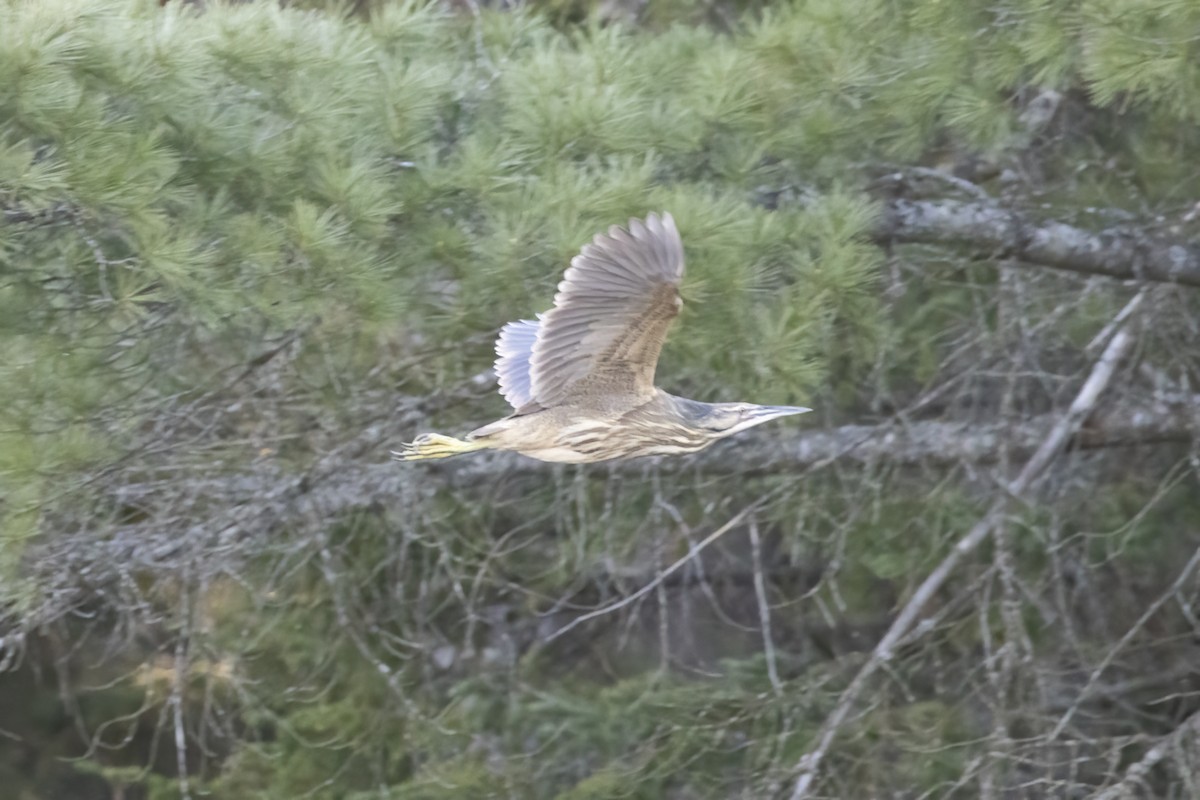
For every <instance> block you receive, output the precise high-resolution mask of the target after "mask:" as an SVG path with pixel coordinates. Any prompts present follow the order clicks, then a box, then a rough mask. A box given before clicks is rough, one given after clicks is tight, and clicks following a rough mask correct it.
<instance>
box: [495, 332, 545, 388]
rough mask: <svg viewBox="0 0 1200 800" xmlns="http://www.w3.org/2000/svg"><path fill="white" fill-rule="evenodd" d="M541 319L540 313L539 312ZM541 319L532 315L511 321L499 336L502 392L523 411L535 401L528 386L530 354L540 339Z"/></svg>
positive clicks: (497, 364)
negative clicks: (534, 344) (533, 317)
mask: <svg viewBox="0 0 1200 800" xmlns="http://www.w3.org/2000/svg"><path fill="white" fill-rule="evenodd" d="M538 318H539V319H541V315H539V316H538ZM538 326H539V323H538V322H536V321H534V320H531V319H522V320H518V321H517V322H510V323H508V324H507V325H505V326H504V327H503V328H502V329H501V330H500V338H499V339H497V340H496V377H497V378H498V379H499V381H500V394H502V395H504V399H505V400H507V401H508V404H509V405H510V406H512V407H513V408H515V409H516V410H518V411H520V410H521V409H524V408H528V407H529V406H531V405H533V403H534V402H535V401H534V399H533V392H532V391H531V390H530V387H529V358H530V356H532V355H533V343H534V342H535V341H537V335H538Z"/></svg>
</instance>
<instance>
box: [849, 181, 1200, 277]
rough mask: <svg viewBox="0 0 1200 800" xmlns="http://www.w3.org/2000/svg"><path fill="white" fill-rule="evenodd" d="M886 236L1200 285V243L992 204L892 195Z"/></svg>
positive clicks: (884, 222)
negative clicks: (1087, 227)
mask: <svg viewBox="0 0 1200 800" xmlns="http://www.w3.org/2000/svg"><path fill="white" fill-rule="evenodd" d="M872 235H873V238H874V239H875V240H876V241H878V242H880V243H885V242H922V243H930V244H958V245H963V246H966V247H970V248H972V249H974V250H978V251H981V252H982V253H984V254H986V255H988V256H991V257H994V258H1005V259H1012V260H1013V261H1014V262H1016V263H1018V264H1020V263H1025V264H1037V265H1041V266H1047V267H1054V268H1056V269H1064V270H1069V271H1071V272H1081V273H1085V274H1090V275H1108V276H1109V277H1113V278H1119V279H1121V280H1138V281H1157V282H1163V283H1181V284H1186V285H1188V286H1200V247H1198V246H1196V245H1194V244H1185V243H1181V242H1174V241H1170V240H1167V239H1162V238H1158V237H1154V236H1151V235H1148V234H1147V233H1145V231H1144V229H1142V228H1139V227H1134V226H1118V227H1110V228H1105V229H1104V230H1100V231H1089V230H1084V229H1083V228H1077V227H1074V226H1072V225H1067V224H1065V223H1062V222H1055V221H1054V220H1038V219H1034V218H1033V217H1031V216H1029V215H1027V214H1022V213H1019V212H1017V211H1012V210H1009V209H1006V208H1001V207H999V206H997V205H995V204H992V203H964V202H960V201H957V200H938V201H928V200H906V199H893V200H890V201H888V202H887V203H886V204H885V206H884V210H883V214H882V216H881V217H880V218H879V221H878V222H877V224H876V226H875V230H874V231H873V232H872Z"/></svg>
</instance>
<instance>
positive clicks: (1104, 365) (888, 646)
mask: <svg viewBox="0 0 1200 800" xmlns="http://www.w3.org/2000/svg"><path fill="white" fill-rule="evenodd" d="M1130 302H1131V303H1132V302H1140V301H1138V298H1136V297H1135V298H1134V300H1132V301H1130ZM1132 345H1133V336H1132V335H1131V334H1130V333H1129V332H1128V331H1127V330H1126V329H1125V328H1124V327H1122V328H1121V329H1120V330H1118V331H1117V332H1116V333H1115V334H1114V335H1113V337H1112V340H1111V341H1110V342H1109V343H1108V347H1106V348H1105V349H1104V353H1103V354H1102V355H1101V356H1100V358H1099V360H1098V361H1097V362H1096V364H1095V366H1094V367H1093V368H1092V372H1091V374H1090V375H1089V376H1088V378H1087V380H1086V381H1084V384H1083V388H1081V389H1080V390H1079V394H1078V395H1076V397H1075V400H1074V402H1072V403H1071V407H1070V408H1069V409H1068V410H1067V413H1066V414H1064V415H1063V416H1062V418H1061V419H1060V420H1059V421H1058V423H1057V424H1056V425H1055V426H1054V429H1053V430H1052V431H1051V432H1050V434H1049V435H1048V436H1047V437H1046V438H1045V440H1044V441H1043V442H1042V445H1041V447H1039V448H1038V450H1037V452H1035V453H1034V454H1033V457H1032V458H1030V459H1029V461H1028V462H1027V463H1026V464H1025V467H1024V469H1022V470H1021V473H1020V474H1019V475H1018V476H1017V478H1016V480H1014V481H1013V482H1012V483H1011V484H1010V485H1009V491H1010V493H1011V496H1012V497H1016V498H1020V497H1021V496H1022V495H1024V494H1025V493H1026V492H1027V491H1028V490H1029V489H1030V487H1031V486H1032V485H1033V484H1034V482H1035V481H1036V480H1037V478H1038V477H1039V476H1040V475H1041V474H1042V472H1043V471H1044V470H1045V469H1046V467H1047V466H1049V464H1050V462H1051V461H1052V460H1053V459H1054V458H1055V457H1056V456H1057V455H1058V454H1059V452H1060V451H1061V450H1062V448H1063V446H1064V445H1065V444H1066V442H1067V439H1068V438H1069V437H1070V436H1071V434H1073V433H1074V432H1075V431H1076V430H1077V429H1078V428H1079V426H1080V424H1082V422H1083V420H1084V419H1085V418H1086V417H1087V416H1088V414H1090V413H1091V412H1092V410H1093V409H1094V408H1095V406H1096V402H1097V400H1099V398H1100V395H1101V393H1102V392H1103V391H1104V389H1105V388H1106V387H1107V386H1108V383H1109V381H1110V380H1111V379H1112V375H1113V372H1114V371H1115V370H1116V367H1117V364H1118V363H1120V361H1121V360H1122V359H1123V358H1124V357H1125V355H1126V353H1128V352H1129V348H1130V347H1131V346H1132ZM1009 502H1010V498H1009V497H1001V498H999V499H997V500H996V501H995V502H994V503H993V504H992V505H991V507H990V508H989V509H988V511H987V512H986V513H985V514H984V515H983V518H982V519H980V520H979V521H978V522H977V523H975V525H974V526H973V527H972V528H971V530H970V531H968V532H967V534H966V535H965V536H963V537H962V538H961V539H959V540H958V542H957V543H955V545H954V547H953V548H952V549H951V550H950V552H949V554H947V555H946V557H945V558H944V559H942V561H941V563H940V564H938V565H937V567H936V568H935V569H934V570H933V572H931V573H930V574H929V576H928V577H927V578H925V580H924V581H923V582H922V583H921V585H920V586H918V587H917V590H916V591H915V592H914V593H913V596H912V597H911V598H910V599H909V601H908V602H907V603H906V604H905V606H904V608H903V609H902V610H901V611H900V614H899V615H898V616H897V617H896V619H895V621H894V622H893V623H892V625H891V627H890V628H888V631H887V633H886V634H884V636H883V638H882V639H880V640H879V644H877V645H876V646H875V649H874V650H873V651H872V653H871V657H870V658H869V659H868V660H867V663H866V664H864V665H863V666H862V668H861V669H860V670H859V671H858V674H857V675H855V676H854V679H853V680H852V681H851V682H850V685H849V686H847V687H846V689H845V691H843V692H842V695H841V697H840V698H839V699H838V702H837V705H836V706H834V709H833V711H832V712H830V714H829V716H828V717H826V718H825V722H824V723H823V724H822V725H821V730H820V732H819V733H818V734H817V737H816V742H817V744H816V746H815V747H814V748H812V749H811V750H809V751H808V752H807V753H805V754H804V755H803V756H802V757H801V758H800V761H799V762H798V763H797V764H796V767H795V770H794V772H795V774H796V782H795V785H794V788H793V790H792V795H791V796H792V800H801V798H805V797H808V795H809V790H810V789H811V788H812V785H813V783H814V782H815V780H816V778H817V774H818V773H819V771H820V768H821V762H822V761H824V759H825V755H826V753H828V751H829V747H830V745H832V744H833V740H834V738H835V737H836V736H837V734H838V731H839V730H840V729H841V727H842V725H843V723H844V722H845V721H846V718H847V717H848V716H849V714H850V712H851V710H852V709H853V708H854V706H855V705H856V704H857V702H858V697H859V695H860V694H862V691H863V688H864V687H865V686H866V685H867V682H868V681H869V680H870V679H871V677H872V676H874V674H875V672H876V671H878V670H879V669H880V668H881V667H882V666H883V665H884V664H886V663H887V662H889V661H890V660H891V659H892V657H893V656H894V655H895V648H896V645H897V643H899V641H900V640H901V639H902V638H904V636H905V635H906V634H907V633H908V632H909V630H910V629H911V628H912V627H913V626H914V625H915V624H916V623H917V619H918V617H919V616H920V614H921V612H922V610H923V609H924V607H925V605H926V603H928V602H929V601H930V600H931V599H932V598H933V596H934V595H935V594H936V593H937V592H938V590H939V589H941V587H942V584H944V583H945V582H946V580H947V579H948V578H949V577H950V574H951V573H952V572H953V571H954V569H955V568H956V567H957V566H958V564H959V562H960V561H962V559H963V558H964V557H966V556H967V555H968V554H970V553H971V552H972V551H974V550H975V548H977V547H978V546H979V545H980V544H982V543H983V542H984V540H986V539H987V537H988V534H989V533H990V532H991V530H992V526H993V525H995V524H996V523H997V522H998V521H999V520H1000V519H1002V518H1003V516H1004V514H1005V513H1006V511H1007V509H1008V504H1009Z"/></svg>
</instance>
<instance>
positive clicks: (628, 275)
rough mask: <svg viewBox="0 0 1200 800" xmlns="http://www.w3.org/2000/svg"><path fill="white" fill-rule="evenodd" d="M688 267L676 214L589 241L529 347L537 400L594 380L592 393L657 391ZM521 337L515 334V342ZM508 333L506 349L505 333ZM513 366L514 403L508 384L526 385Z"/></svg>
mask: <svg viewBox="0 0 1200 800" xmlns="http://www.w3.org/2000/svg"><path fill="white" fill-rule="evenodd" d="M683 270H684V262H683V243H682V242H681V241H680V239H679V231H678V230H677V229H676V227H675V220H674V219H672V218H671V215H670V214H663V215H662V216H661V217H660V216H658V215H656V214H651V215H649V216H648V217H647V218H646V220H645V222H642V221H641V220H636V219H634V220H630V221H629V226H628V228H620V227H617V226H615V225H614V226H613V227H612V228H610V229H609V231H608V233H607V234H599V235H597V236H596V237H595V239H593V240H592V242H591V243H590V244H587V245H584V247H583V250H582V252H580V254H579V255H577V256H576V257H575V258H573V259H572V260H571V266H570V268H569V269H568V270H567V272H566V274H565V275H564V276H563V280H562V282H561V283H559V285H558V293H557V294H556V295H555V296H554V308H552V309H551V310H550V311H548V312H546V314H545V315H543V317H542V318H541V323H540V325H539V326H537V328H536V340H535V341H534V343H533V345H532V349H531V350H529V351H528V361H527V363H528V373H527V374H528V384H527V387H528V392H529V398H530V399H532V400H534V401H535V402H537V403H538V404H540V405H541V406H543V407H550V406H553V405H557V404H559V403H561V402H563V401H564V400H565V399H567V398H568V397H569V396H570V395H571V394H572V392H573V391H576V390H580V389H581V387H580V383H581V382H582V381H584V380H585V379H589V378H590V379H592V380H591V381H589V386H588V391H591V392H596V391H607V392H611V393H614V394H616V393H625V394H634V395H638V396H649V395H651V394H652V393H653V392H654V370H655V367H656V366H657V364H658V356H659V353H660V352H662V346H663V342H664V341H665V340H666V336H667V330H668V328H670V325H671V322H672V320H674V318H675V317H676V316H677V315H678V314H679V309H680V307H681V306H682V301H681V300H680V298H679V283H680V281H681V280H682V279H683ZM513 324H514V325H515V324H518V323H513ZM509 327H511V326H509ZM509 327H506V328H505V331H508V330H509ZM527 333H528V331H522V332H521V333H520V334H519V335H520V336H525V335H527ZM516 336H518V334H508V337H509V339H510V340H511V341H513V342H514V343H515V341H516V339H515V338H514V337H516ZM500 339H501V340H500V342H498V343H497V351H498V352H499V348H500V346H501V345H502V344H504V342H505V333H504V332H501V337H500ZM521 341H522V343H524V340H523V339H522V340H521ZM514 347H515V344H514ZM522 352H524V351H522ZM502 360H503V359H502ZM497 370H498V371H500V364H499V363H498V364H497ZM510 371H511V372H512V373H513V374H512V375H511V376H510V377H508V378H507V379H506V378H505V377H504V376H503V375H502V378H501V390H502V391H505V392H506V393H505V397H506V398H509V401H510V402H512V399H513V398H512V397H510V396H509V394H508V393H507V390H508V388H509V387H517V386H520V387H525V386H526V384H525V383H522V382H520V381H519V380H518V378H517V376H516V373H517V372H518V371H517V370H516V369H515V368H513V369H511V370H510ZM597 382H599V383H597ZM517 394H518V395H520V392H519V390H518V391H517ZM520 397H521V399H525V396H524V395H520ZM515 405H516V404H515V403H514V406H515Z"/></svg>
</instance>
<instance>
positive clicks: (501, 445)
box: [392, 214, 811, 464]
mask: <svg viewBox="0 0 1200 800" xmlns="http://www.w3.org/2000/svg"><path fill="white" fill-rule="evenodd" d="M682 279H683V243H682V242H681V241H680V239H679V231H678V230H677V229H676V228H675V220H674V219H672V218H671V215H670V214H663V215H662V216H658V215H657V214H650V215H649V216H647V217H646V220H645V221H644V222H643V221H642V220H637V219H632V220H630V221H629V226H628V227H627V228H621V227H619V226H616V225H614V226H612V227H611V228H609V230H608V233H607V234H603V233H601V234H598V235H597V236H596V237H595V238H594V239H593V240H592V242H591V244H587V245H584V247H583V250H582V252H580V254H579V255H577V256H575V258H573V259H571V266H570V268H569V269H568V270H567V272H566V275H564V276H563V280H562V282H561V283H559V284H558V293H557V294H555V296H554V308H552V309H550V310H549V311H547V312H546V313H545V314H538V315H537V317H538V318H537V319H536V320H520V321H519V322H510V323H508V324H507V325H505V326H504V328H503V329H502V330H501V331H500V338H499V339H497V340H496V355H497V356H498V357H497V359H496V374H497V376H498V377H499V379H500V394H502V395H504V399H505V400H507V401H508V402H509V404H510V405H511V406H512V407H513V409H514V412H513V413H512V414H510V415H509V416H507V417H505V418H504V419H501V420H498V421H496V422H493V423H491V424H489V425H484V426H483V427H482V428H479V429H477V430H475V431H472V432H471V433H469V434H467V437H466V439H455V438H453V437H450V436H443V435H441V434H438V433H425V434H421V435H420V436H418V437H417V438H416V439H415V440H414V441H413V442H412V443H411V444H406V445H403V446H402V448H401V449H400V450H399V451H396V452H393V453H392V455H393V456H394V457H395V458H396V459H397V460H399V461H416V460H418V459H426V458H446V457H447V456H453V455H458V454H459V453H469V452H472V451H474V450H515V451H516V452H518V453H521V454H523V455H526V456H530V457H532V458H536V459H540V460H541V461H557V462H565V463H574V464H581V463H590V462H595V461H608V460H610V459H622V458H634V457H636V456H663V455H677V454H681V453H694V452H696V451H698V450H703V449H704V448H705V447H708V446H709V445H710V444H712V443H713V442H715V441H717V440H718V439H724V438H725V437H727V436H732V435H733V434H735V433H737V432H739V431H744V430H746V429H747V428H751V427H753V426H755V425H760V424H762V423H764V422H767V421H769V420H772V419H776V418H777V417H784V416H788V415H789V414H803V413H804V412H806V411H809V410H811V409H807V408H799V407H796V406H760V405H755V404H753V403H700V402H697V401H695V400H688V399H686V398H683V397H676V396H674V395H671V394H668V393H666V392H664V391H663V390H662V389H659V388H657V387H656V386H655V385H654V368H655V367H656V366H657V364H658V355H659V353H660V352H661V351H662V346H663V342H664V341H665V340H666V338H667V329H668V328H670V327H671V322H672V321H673V320H674V319H675V317H676V316H678V315H679V310H680V308H682V307H683V300H682V299H681V298H680V297H679V283H680V281H681V280H682Z"/></svg>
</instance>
